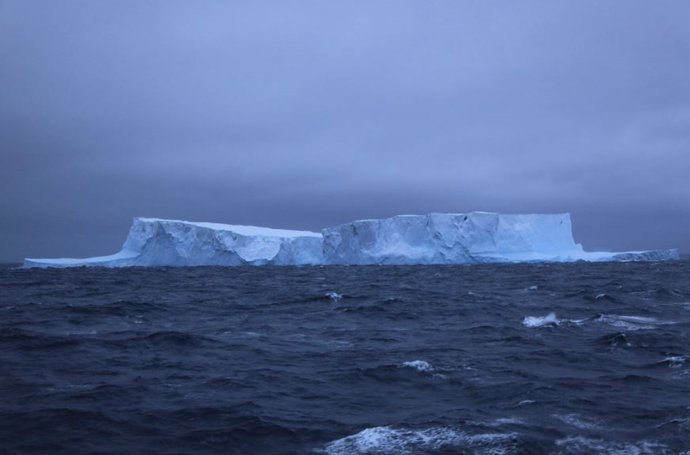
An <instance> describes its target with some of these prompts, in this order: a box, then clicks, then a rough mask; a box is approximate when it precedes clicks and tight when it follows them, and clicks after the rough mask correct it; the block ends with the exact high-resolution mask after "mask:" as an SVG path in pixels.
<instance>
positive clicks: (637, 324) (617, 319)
mask: <svg viewBox="0 0 690 455" xmlns="http://www.w3.org/2000/svg"><path fill="white" fill-rule="evenodd" d="M595 321H597V322H603V323H604V324H608V325H610V326H613V327H618V328H621V329H625V330H630V331H634V330H650V329H653V328H655V327H656V326H659V325H666V324H673V322H669V321H660V320H658V319H656V318H652V317H646V316H625V315H618V314H601V315H599V317H598V318H596V319H595Z"/></svg>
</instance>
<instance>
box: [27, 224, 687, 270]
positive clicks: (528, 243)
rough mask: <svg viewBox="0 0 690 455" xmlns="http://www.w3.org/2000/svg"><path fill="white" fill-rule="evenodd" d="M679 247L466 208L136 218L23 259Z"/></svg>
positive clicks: (109, 262) (311, 260) (262, 258)
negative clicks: (577, 237) (61, 250)
mask: <svg viewBox="0 0 690 455" xmlns="http://www.w3.org/2000/svg"><path fill="white" fill-rule="evenodd" d="M678 258H679V254H678V251H677V250H655V251H632V252H623V253H611V252H586V251H584V250H583V248H582V246H581V245H580V244H578V243H575V241H574V240H573V236H572V226H571V221H570V215H569V214H567V213H563V214H555V215H502V214H498V213H487V212H472V213H467V214H460V213H431V214H428V215H399V216H395V217H392V218H386V219H375V220H359V221H353V222H350V223H346V224H342V225H339V226H334V227H329V228H325V229H323V230H322V231H321V232H320V233H319V232H311V231H293V230H285V229H271V228H265V227H256V226H239V225H229V224H217V223H198V222H189V221H178V220H162V219H157V218H135V219H134V222H133V223H132V227H131V228H130V231H129V235H128V236H127V240H126V241H125V243H124V245H123V247H122V250H121V251H119V252H118V253H116V254H113V255H110V256H99V257H92V258H87V259H25V261H24V266H25V267H75V266H105V267H126V266H198V265H226V266H234V265H329V264H344V265H359V264H471V263H483V262H536V261H541V262H568V261H577V260H585V261H659V260H674V259H678Z"/></svg>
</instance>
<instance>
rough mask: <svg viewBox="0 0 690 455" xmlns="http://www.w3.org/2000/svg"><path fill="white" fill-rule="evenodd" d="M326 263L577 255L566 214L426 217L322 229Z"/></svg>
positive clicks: (448, 261)
mask: <svg viewBox="0 0 690 455" xmlns="http://www.w3.org/2000/svg"><path fill="white" fill-rule="evenodd" d="M323 235H324V244H323V250H324V256H325V258H326V261H327V262H328V263H332V264H458V263H472V262H489V261H505V262H507V261H511V260H563V259H567V258H572V257H573V256H577V255H580V253H582V247H581V246H580V245H578V244H576V243H575V242H574V241H573V238H572V234H571V224H570V215H568V214H567V213H566V214H560V215H499V214H498V213H485V212H474V213H468V214H444V213H432V214H429V215H401V216H396V217H393V218H387V219H382V220H362V221H354V222H351V223H347V224H343V225H340V226H335V227H331V228H326V229H324V230H323Z"/></svg>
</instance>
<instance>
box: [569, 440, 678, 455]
mask: <svg viewBox="0 0 690 455" xmlns="http://www.w3.org/2000/svg"><path fill="white" fill-rule="evenodd" d="M556 445H557V446H558V447H559V449H560V450H559V451H558V452H556V454H557V455H570V454H573V455H574V454H583V453H586V454H590V455H631V454H639V455H642V454H649V455H652V454H666V453H668V447H667V446H666V445H664V444H660V443H658V442H654V441H644V440H643V441H637V442H634V443H632V442H616V441H606V440H603V439H594V438H585V437H582V436H568V437H566V438H563V439H558V440H557V441H556Z"/></svg>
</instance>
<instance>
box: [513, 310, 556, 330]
mask: <svg viewBox="0 0 690 455" xmlns="http://www.w3.org/2000/svg"><path fill="white" fill-rule="evenodd" d="M560 323H561V321H560V320H559V319H558V318H557V317H556V313H553V312H552V313H549V314H547V315H546V316H526V317H525V318H524V319H523V320H522V325H524V326H525V327H545V326H555V325H559V324H560Z"/></svg>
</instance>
